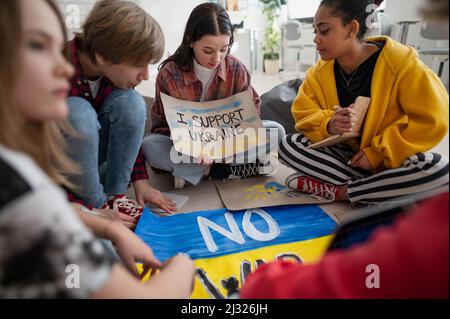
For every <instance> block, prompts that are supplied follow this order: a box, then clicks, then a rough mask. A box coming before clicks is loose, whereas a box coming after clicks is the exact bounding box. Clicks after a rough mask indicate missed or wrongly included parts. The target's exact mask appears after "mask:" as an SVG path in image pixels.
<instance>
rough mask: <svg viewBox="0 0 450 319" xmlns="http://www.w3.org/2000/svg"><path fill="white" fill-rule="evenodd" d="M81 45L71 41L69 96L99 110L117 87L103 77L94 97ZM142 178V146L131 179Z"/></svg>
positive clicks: (77, 40)
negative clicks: (72, 70) (85, 101)
mask: <svg viewBox="0 0 450 319" xmlns="http://www.w3.org/2000/svg"><path fill="white" fill-rule="evenodd" d="M80 47H81V41H80V40H79V39H78V38H76V37H75V38H74V39H73V40H72V41H70V42H69V49H70V51H69V59H70V62H71V63H72V65H73V66H74V67H75V75H74V77H73V78H72V79H71V80H70V85H71V89H70V91H69V96H78V97H81V98H83V99H86V100H87V101H88V102H89V103H91V105H92V106H93V107H94V109H95V110H96V111H97V112H98V111H99V110H100V108H101V106H102V105H103V103H104V102H105V99H106V98H107V97H108V95H109V94H110V93H111V92H112V91H113V90H114V89H115V86H114V85H113V84H112V83H111V81H109V80H108V79H107V78H106V77H103V78H102V80H101V81H100V87H99V90H98V93H97V96H96V97H95V99H94V97H93V96H92V92H91V87H90V85H89V82H88V79H87V78H86V77H85V76H84V75H83V70H82V68H81V62H80V59H79V51H80ZM141 179H148V174H147V169H146V166H145V156H144V152H143V151H142V148H141V149H140V150H139V154H138V156H137V159H136V162H135V164H134V167H133V171H132V173H131V180H132V181H133V182H135V181H137V180H141ZM114 195H118V194H114ZM71 199H73V201H76V202H79V201H77V200H75V199H74V198H71Z"/></svg>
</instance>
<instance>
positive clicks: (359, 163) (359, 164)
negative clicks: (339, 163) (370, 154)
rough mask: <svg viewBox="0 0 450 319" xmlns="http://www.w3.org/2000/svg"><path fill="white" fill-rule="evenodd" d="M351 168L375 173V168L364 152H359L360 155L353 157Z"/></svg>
mask: <svg viewBox="0 0 450 319" xmlns="http://www.w3.org/2000/svg"><path fill="white" fill-rule="evenodd" d="M350 166H351V167H353V168H361V169H363V170H366V171H368V172H372V171H373V167H372V165H371V164H370V162H369V159H368V158H367V156H366V154H364V152H363V151H359V153H358V154H356V155H355V156H353V158H352V160H351V163H350Z"/></svg>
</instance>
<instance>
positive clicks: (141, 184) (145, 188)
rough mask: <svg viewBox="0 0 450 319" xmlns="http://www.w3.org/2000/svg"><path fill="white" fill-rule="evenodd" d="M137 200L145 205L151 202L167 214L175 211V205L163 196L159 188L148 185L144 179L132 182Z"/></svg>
mask: <svg viewBox="0 0 450 319" xmlns="http://www.w3.org/2000/svg"><path fill="white" fill-rule="evenodd" d="M133 185H134V191H135V193H136V200H137V202H138V203H139V204H140V205H142V206H145V205H146V204H153V205H155V206H157V207H159V208H161V209H163V210H164V211H165V212H167V213H169V214H173V213H175V212H176V211H177V205H176V204H175V203H174V202H173V201H172V200H171V199H169V198H167V197H166V196H164V195H163V194H162V193H161V192H160V191H159V190H157V189H155V188H153V187H151V186H150V185H148V183H147V181H146V180H139V181H136V182H134V183H133Z"/></svg>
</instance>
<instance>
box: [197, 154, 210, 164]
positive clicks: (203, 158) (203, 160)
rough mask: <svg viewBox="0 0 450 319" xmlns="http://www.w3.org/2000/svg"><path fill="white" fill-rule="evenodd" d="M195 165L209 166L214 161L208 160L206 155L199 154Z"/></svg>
mask: <svg viewBox="0 0 450 319" xmlns="http://www.w3.org/2000/svg"><path fill="white" fill-rule="evenodd" d="M197 164H200V165H203V166H211V165H212V164H214V160H212V159H211V158H209V156H208V155H205V154H201V155H200V157H199V158H198V159H197Z"/></svg>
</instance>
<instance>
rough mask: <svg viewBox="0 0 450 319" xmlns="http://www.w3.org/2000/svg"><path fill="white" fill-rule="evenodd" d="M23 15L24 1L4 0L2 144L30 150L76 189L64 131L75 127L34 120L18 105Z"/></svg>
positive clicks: (0, 29) (0, 20)
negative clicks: (16, 102)
mask: <svg viewBox="0 0 450 319" xmlns="http://www.w3.org/2000/svg"><path fill="white" fill-rule="evenodd" d="M45 1H46V3H47V4H48V5H49V6H50V7H51V8H52V9H53V11H54V12H55V14H56V15H57V16H58V19H59V21H60V24H61V28H62V31H63V33H64V36H66V30H65V27H64V22H63V19H62V17H61V14H60V12H59V10H58V8H57V6H56V5H55V3H54V2H53V0H45ZM21 19H22V17H21V12H20V1H17V0H1V1H0V39H2V44H1V46H0V144H1V145H3V146H5V147H8V148H10V149H13V150H16V151H19V152H23V153H26V154H28V155H29V156H30V157H32V158H33V159H34V160H35V162H36V163H37V164H38V165H39V166H40V167H41V168H42V170H44V171H45V172H46V173H47V175H49V176H50V178H52V180H53V181H54V182H55V183H57V184H59V185H61V186H65V187H68V188H72V189H73V185H71V184H70V183H69V182H68V180H67V178H66V176H68V175H71V174H75V173H77V172H78V169H77V166H76V165H75V164H74V163H73V162H72V161H71V160H70V159H69V158H68V157H67V156H66V154H65V152H64V149H65V142H64V134H66V133H65V132H68V133H67V134H71V131H72V129H71V127H70V126H69V124H68V123H67V122H65V121H63V122H56V121H46V122H36V121H30V120H28V119H26V118H24V117H23V116H22V115H21V114H20V113H19V112H18V111H17V108H16V107H15V106H14V101H13V92H14V88H15V83H16V81H17V73H18V72H17V70H18V69H19V64H20V60H19V57H20V50H21V47H22V23H21V22H22V20H21ZM23 93H24V94H26V92H23Z"/></svg>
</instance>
